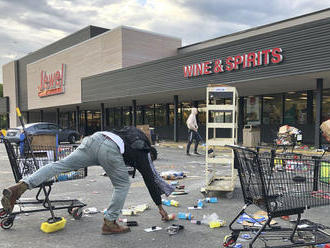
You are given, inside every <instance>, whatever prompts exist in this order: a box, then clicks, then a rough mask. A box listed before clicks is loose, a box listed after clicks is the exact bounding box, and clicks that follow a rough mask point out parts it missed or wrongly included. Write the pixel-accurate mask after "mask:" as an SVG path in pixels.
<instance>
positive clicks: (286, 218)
mask: <svg viewBox="0 0 330 248" xmlns="http://www.w3.org/2000/svg"><path fill="white" fill-rule="evenodd" d="M281 219H282V220H290V216H287V215H285V216H282V217H281ZM329 248H330V247H329Z"/></svg>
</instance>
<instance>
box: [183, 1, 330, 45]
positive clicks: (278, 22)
mask: <svg viewBox="0 0 330 248" xmlns="http://www.w3.org/2000/svg"><path fill="white" fill-rule="evenodd" d="M327 11H329V12H330V8H326V9H322V10H318V11H315V12H312V13H307V14H303V15H300V16H295V17H292V18H289V19H284V20H281V21H277V22H272V23H268V24H265V25H261V26H257V27H253V28H249V29H246V30H242V31H238V32H235V33H231V34H228V35H224V36H220V37H216V38H213V39H209V40H205V41H201V42H197V43H193V44H190V45H187V46H183V47H180V48H178V50H179V51H180V50H184V49H185V48H189V47H193V46H196V45H202V44H207V43H209V42H212V41H216V40H219V41H221V40H222V39H225V38H229V37H235V36H239V35H241V34H247V33H250V32H253V31H256V30H261V29H264V28H268V27H274V26H277V25H279V24H283V23H286V22H290V21H294V20H298V19H302V18H305V17H309V16H313V15H317V14H321V13H324V12H327ZM328 17H330V15H329V16H328ZM321 19H325V18H320V19H319V20H321ZM312 21H315V20H311V22H312ZM295 25H299V24H295ZM295 25H292V26H295ZM279 29H280V28H279Z"/></svg>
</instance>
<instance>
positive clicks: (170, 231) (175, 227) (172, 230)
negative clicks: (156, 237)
mask: <svg viewBox="0 0 330 248" xmlns="http://www.w3.org/2000/svg"><path fill="white" fill-rule="evenodd" d="M183 229H184V226H182V225H176V224H173V225H171V226H169V227H167V228H166V230H167V233H168V234H169V235H170V236H171V235H175V234H177V233H178V232H179V231H180V230H183Z"/></svg>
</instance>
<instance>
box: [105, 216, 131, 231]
mask: <svg viewBox="0 0 330 248" xmlns="http://www.w3.org/2000/svg"><path fill="white" fill-rule="evenodd" d="M130 231H131V229H130V228H129V227H126V226H121V225H119V224H118V223H117V222H116V221H115V220H114V221H110V220H106V219H104V223H103V226H102V234H103V235H110V234H120V233H127V232H130Z"/></svg>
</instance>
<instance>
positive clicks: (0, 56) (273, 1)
mask: <svg viewBox="0 0 330 248" xmlns="http://www.w3.org/2000/svg"><path fill="white" fill-rule="evenodd" d="M329 7H330V0H68V1H60V0H0V65H1V68H0V82H1V83H2V65H3V64H6V63H8V62H10V61H12V60H15V59H19V58H21V57H23V56H25V55H27V54H28V53H30V52H33V51H35V50H37V49H39V48H42V47H44V46H46V45H48V44H50V43H52V42H54V41H56V40H58V39H61V38H63V37H65V36H67V35H69V34H70V33H73V32H75V31H77V30H79V29H82V28H84V27H86V26H88V25H95V26H100V27H105V28H109V29H112V28H115V27H117V26H120V25H125V26H131V27H135V28H138V29H144V30H149V31H153V32H157V33H162V34H167V35H170V36H174V37H179V38H181V39H182V42H183V45H188V44H192V43H196V42H200V41H204V40H208V39H212V38H216V37H219V36H222V35H226V34H230V33H233V32H237V31H241V30H245V29H249V28H253V27H256V26H260V25H264V24H268V23H272V22H276V21H281V20H284V19H288V18H291V17H295V16H299V15H303V14H307V13H310V12H314V11H317V10H321V9H325V8H329Z"/></svg>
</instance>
